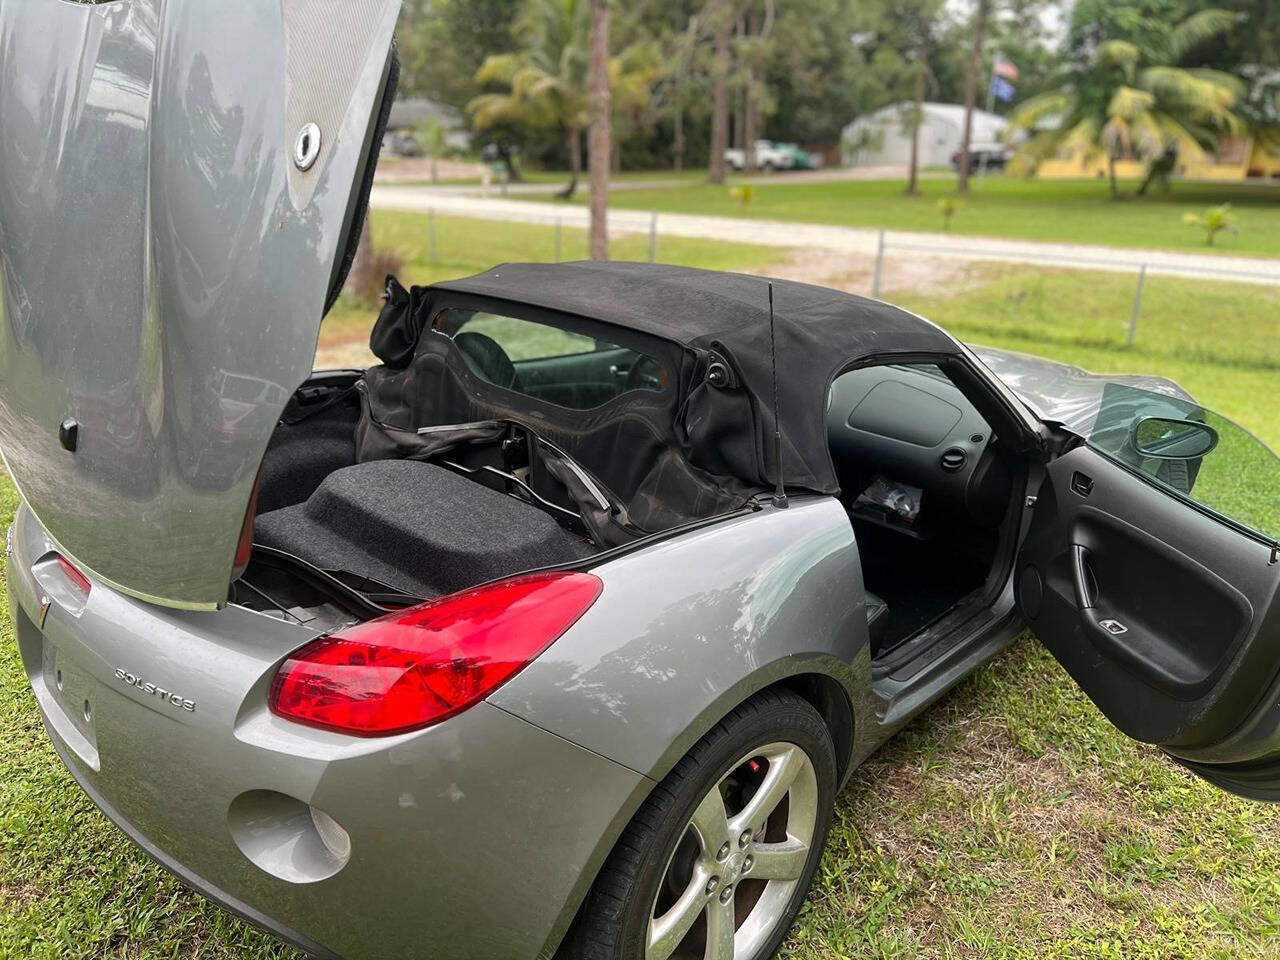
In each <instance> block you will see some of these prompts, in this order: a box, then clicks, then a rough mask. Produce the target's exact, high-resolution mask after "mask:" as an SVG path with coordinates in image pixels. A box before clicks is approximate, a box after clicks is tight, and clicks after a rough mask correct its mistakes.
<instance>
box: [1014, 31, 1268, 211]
mask: <svg viewBox="0 0 1280 960" xmlns="http://www.w3.org/2000/svg"><path fill="white" fill-rule="evenodd" d="M1235 22H1236V18H1235V15H1234V14H1232V13H1228V12H1227V11H1225V10H1217V9H1208V10H1202V11H1200V12H1199V13H1196V14H1192V15H1191V16H1190V17H1188V18H1187V19H1185V20H1183V21H1182V22H1181V23H1179V24H1177V25H1175V26H1173V27H1172V28H1171V29H1169V30H1168V31H1167V32H1166V33H1164V34H1163V35H1160V36H1153V37H1148V38H1144V40H1143V41H1142V42H1140V43H1131V42H1129V41H1127V40H1104V41H1103V42H1101V43H1099V44H1098V45H1097V47H1096V48H1095V49H1094V50H1093V55H1092V57H1091V59H1089V60H1088V61H1085V62H1078V63H1072V64H1068V65H1067V66H1066V68H1065V69H1064V70H1063V72H1062V74H1061V75H1060V76H1059V77H1058V78H1057V81H1056V83H1055V84H1053V85H1052V88H1051V89H1050V90H1049V91H1048V92H1046V93H1043V94H1041V95H1039V96H1036V97H1032V98H1031V99H1029V100H1027V101H1026V102H1024V103H1023V104H1022V105H1021V106H1019V107H1018V108H1017V109H1016V110H1015V111H1014V112H1013V114H1012V115H1011V116H1010V118H1009V126H1010V129H1011V131H1024V132H1032V131H1034V130H1035V128H1036V127H1037V126H1039V125H1041V124H1042V123H1043V122H1044V121H1049V120H1052V121H1054V122H1055V126H1054V128H1053V129H1051V130H1045V131H1042V132H1040V133H1035V134H1034V135H1033V136H1032V137H1031V138H1030V139H1029V140H1028V141H1027V143H1026V144H1025V145H1024V146H1023V147H1022V149H1021V150H1020V153H1021V154H1022V156H1023V157H1024V158H1026V159H1029V160H1031V161H1037V160H1040V159H1044V158H1045V157H1049V156H1052V155H1054V154H1057V153H1061V152H1073V153H1076V152H1081V151H1083V152H1084V153H1085V155H1086V156H1088V157H1096V156H1105V157H1106V158H1107V170H1108V174H1109V179H1110V182H1111V196H1112V197H1116V196H1118V195H1119V190H1118V188H1117V186H1116V161H1117V160H1118V159H1122V158H1124V157H1137V158H1139V159H1142V160H1154V159H1155V158H1158V157H1160V156H1161V155H1162V154H1164V153H1165V152H1166V151H1167V150H1176V151H1178V152H1179V153H1181V154H1183V155H1186V156H1190V157H1192V158H1199V157H1201V156H1203V155H1204V152H1205V150H1206V149H1208V148H1210V147H1212V145H1213V144H1214V143H1215V142H1216V141H1217V140H1218V139H1219V138H1220V137H1222V136H1224V135H1231V134H1235V133H1238V132H1240V131H1241V130H1242V129H1243V123H1242V121H1241V119H1240V117H1239V115H1238V114H1237V113H1236V112H1235V109H1234V108H1235V106H1236V103H1237V102H1238V101H1239V99H1240V98H1241V97H1242V96H1243V95H1244V85H1243V84H1242V83H1241V81H1240V80H1239V79H1238V78H1237V77H1234V76H1232V75H1231V74H1227V73H1222V72H1220V71H1217V70H1206V69H1195V68H1186V67H1181V66H1178V64H1179V63H1180V62H1181V61H1182V60H1184V59H1185V58H1186V57H1187V55H1188V54H1189V53H1191V51H1192V50H1194V49H1195V48H1196V47H1197V46H1199V45H1200V44H1201V43H1203V42H1204V41H1205V40H1208V39H1211V38H1213V37H1216V36H1218V35H1220V34H1222V33H1224V32H1225V31H1226V30H1228V29H1229V28H1230V27H1232V26H1233V25H1234V24H1235Z"/></svg>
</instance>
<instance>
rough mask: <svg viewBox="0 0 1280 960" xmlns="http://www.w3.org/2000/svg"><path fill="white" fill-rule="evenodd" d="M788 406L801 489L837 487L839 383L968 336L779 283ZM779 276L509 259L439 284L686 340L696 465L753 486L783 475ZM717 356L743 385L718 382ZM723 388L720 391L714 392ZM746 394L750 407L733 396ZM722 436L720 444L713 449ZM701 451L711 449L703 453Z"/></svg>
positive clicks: (788, 433) (790, 467)
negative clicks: (779, 458) (832, 427)
mask: <svg viewBox="0 0 1280 960" xmlns="http://www.w3.org/2000/svg"><path fill="white" fill-rule="evenodd" d="M772 282H773V286H774V313H775V329H776V350H777V367H778V401H779V403H778V406H779V410H780V414H781V417H780V424H781V428H782V431H781V432H782V437H783V461H784V471H783V473H784V479H785V481H786V485H787V487H789V488H796V489H808V490H813V491H815V492H818V493H824V494H835V493H837V492H838V491H839V484H838V482H837V480H836V476H835V472H834V470H833V468H832V465H831V457H830V455H829V453H828V450H827V431H826V417H825V412H826V405H827V394H828V391H829V389H830V386H831V381H832V380H833V379H834V378H835V377H836V376H837V375H838V374H839V373H840V372H841V371H842V370H844V369H845V368H847V367H849V366H850V365H852V364H854V363H856V362H858V361H860V360H865V359H867V358H869V357H872V356H875V355H877V354H882V353H889V352H892V353H903V352H908V353H914V352H919V353H931V354H955V353H959V352H960V348H959V347H958V346H957V344H956V342H955V341H954V340H953V339H952V338H951V337H950V336H949V335H948V334H946V333H944V332H943V331H942V330H941V329H939V328H938V327H936V326H934V325H933V324H931V323H929V322H928V321H927V320H924V319H922V318H920V317H918V316H916V315H915V314H912V313H908V312H907V311H905V310H900V309H898V308H897V307H894V306H890V305H889V304H886V303H881V302H880V301H878V300H870V299H868V298H866V297H860V296H856V295H854V294H851V293H843V292H840V291H838V290H831V289H828V288H826V287H818V286H813V285H812V284H807V283H797V282H795V281H790V280H774V281H772ZM768 283H769V281H768V280H766V279H764V278H761V277H754V276H748V275H746V274H740V273H726V272H721V271H713V270H696V269H693V268H691V267H676V266H667V265H662V264H647V263H626V262H616V261H615V262H592V261H583V262H578V263H559V264H551V263H507V264H501V265H500V266H496V267H494V268H493V269H491V270H486V271H485V272H483V273H479V274H476V275H475V276H472V277H466V278H464V279H461V280H450V281H446V282H443V283H437V284H435V285H434V286H433V289H437V290H447V291H454V292H458V293H465V294H472V295H477V296H483V297H488V298H493V299H499V300H508V301H512V302H515V303H524V304H531V305H534V306H538V307H542V308H544V309H549V310H556V311H561V312H563V313H567V314H572V315H575V316H580V317H585V318H588V319H591V320H596V321H599V322H602V323H608V324H613V325H616V326H620V327H626V328H629V329H632V330H636V331H640V332H643V333H646V334H649V335H652V336H657V337H662V338H663V339H666V340H670V341H674V342H676V343H678V344H681V345H683V346H685V347H686V348H688V349H689V350H691V351H693V352H694V353H695V354H696V356H697V361H698V362H696V363H695V364H693V365H692V366H691V376H690V377H689V382H687V383H684V384H682V385H681V386H682V388H683V391H684V396H685V398H686V399H685V401H684V410H683V414H684V424H683V427H684V431H685V432H686V434H687V438H688V442H689V443H690V445H691V447H692V449H691V450H690V453H691V454H692V459H693V460H694V462H696V463H699V464H701V465H703V466H704V467H706V468H708V469H710V470H712V472H721V471H724V472H727V473H728V475H730V476H733V477H735V478H736V479H738V480H740V481H742V482H744V483H747V484H752V485H759V486H760V487H764V488H767V487H769V486H772V485H773V483H774V482H775V479H776V473H775V470H774V460H775V457H774V453H773V439H772V438H773V423H774V418H773V381H772V377H771V369H770V356H769V299H768ZM715 356H719V357H720V358H721V359H723V360H724V361H725V362H726V363H727V364H728V366H729V367H730V368H731V369H732V371H733V373H734V375H735V378H734V379H735V380H736V381H737V383H738V384H740V387H734V386H730V387H729V388H727V389H718V388H715V387H709V386H708V385H707V384H706V383H705V379H706V372H707V367H708V364H709V363H710V362H711V361H712V360H714V358H715ZM712 392H714V393H715V394H718V396H716V397H714V398H712V397H710V396H707V395H706V394H710V393H712ZM740 393H745V395H746V396H745V397H744V398H743V399H745V400H747V401H748V402H747V403H746V404H741V403H735V402H728V401H730V399H731V398H732V397H733V395H735V394H740ZM709 444H714V446H715V447H716V449H715V450H711V449H708V448H707V445H709ZM700 447H701V449H699V448H700Z"/></svg>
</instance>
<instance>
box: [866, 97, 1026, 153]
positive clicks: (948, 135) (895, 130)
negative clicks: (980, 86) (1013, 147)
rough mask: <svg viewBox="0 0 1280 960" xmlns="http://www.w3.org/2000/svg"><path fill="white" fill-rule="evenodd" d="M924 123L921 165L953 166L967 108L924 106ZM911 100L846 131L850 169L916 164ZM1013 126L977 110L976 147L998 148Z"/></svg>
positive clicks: (972, 137)
mask: <svg viewBox="0 0 1280 960" xmlns="http://www.w3.org/2000/svg"><path fill="white" fill-rule="evenodd" d="M920 106H921V112H922V117H921V124H920V166H922V167H937V166H944V165H946V164H949V163H950V162H951V155H952V154H953V153H956V152H957V151H959V149H960V139H961V137H962V136H963V133H964V107H962V106H960V105H959V104H955V103H923V104H921V105H920ZM911 109H912V104H911V102H910V101H904V102H902V103H895V104H891V105H889V106H887V107H881V108H880V109H879V110H877V111H875V112H874V113H869V114H867V115H866V116H865V117H859V118H858V119H857V120H855V121H853V123H851V124H849V125H848V126H847V127H845V128H844V135H843V137H842V138H841V155H842V159H843V161H844V164H845V165H846V166H898V165H904V164H907V163H910V162H911V128H910V125H909V123H908V121H909V119H910V116H911ZM1006 126H1007V124H1006V122H1005V119H1004V117H999V116H996V115H995V114H994V113H987V112H986V111H985V110H974V111H973V129H972V132H971V134H970V137H969V141H970V143H972V144H980V143H994V142H996V141H998V140H999V139H1000V136H1001V134H1002V133H1004V129H1005V127H1006Z"/></svg>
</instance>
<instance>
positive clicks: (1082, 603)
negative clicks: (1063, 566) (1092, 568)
mask: <svg viewBox="0 0 1280 960" xmlns="http://www.w3.org/2000/svg"><path fill="white" fill-rule="evenodd" d="M1071 579H1072V580H1073V581H1075V588H1076V606H1077V607H1078V608H1079V609H1081V610H1092V609H1093V598H1092V597H1091V596H1089V581H1090V579H1091V578H1090V576H1089V551H1088V550H1087V549H1086V548H1084V547H1082V546H1080V544H1078V543H1075V544H1072V545H1071Z"/></svg>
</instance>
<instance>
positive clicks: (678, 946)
mask: <svg viewBox="0 0 1280 960" xmlns="http://www.w3.org/2000/svg"><path fill="white" fill-rule="evenodd" d="M817 817H818V782H817V774H816V773H815V771H814V766H813V761H812V760H811V759H810V758H809V755H808V754H807V753H805V751H804V750H803V749H801V748H800V747H799V746H797V745H796V744H793V743H782V742H779V743H770V744H767V745H766V746H763V747H760V748H758V749H756V750H753V751H752V752H751V753H749V754H747V755H746V756H744V757H742V758H741V759H740V760H739V761H738V762H737V763H735V764H734V765H733V767H732V768H731V769H730V770H729V772H728V773H726V774H725V775H724V776H723V777H722V778H721V779H720V780H719V782H717V783H716V785H715V786H714V787H712V788H711V790H709V791H708V792H707V794H706V795H705V796H704V797H703V798H702V801H701V802H700V803H699V804H698V806H697V808H696V809H695V810H694V813H693V816H692V817H691V818H690V819H689V823H688V825H687V826H686V828H685V830H684V832H683V833H682V835H681V837H680V839H679V841H678V842H677V844H676V847H675V849H674V850H673V851H672V854H671V856H670V858H669V859H668V861H667V866H666V870H665V871H664V874H663V878H662V882H661V884H660V885H659V888H658V893H657V895H656V896H655V898H654V903H653V908H652V910H651V912H650V918H649V927H648V935H647V938H646V941H645V960H669V958H676V960H745V958H750V957H753V956H755V955H756V953H757V952H758V950H759V947H760V946H761V944H763V943H764V942H765V941H766V940H768V938H769V937H770V936H771V935H772V934H774V933H775V932H776V930H777V926H778V924H779V923H781V922H783V920H784V919H785V918H786V916H787V908H788V904H789V903H790V901H791V898H792V896H793V894H794V893H795V890H796V885H797V884H798V883H799V881H800V877H801V876H802V875H803V874H804V870H805V865H806V863H807V862H808V859H809V852H810V847H811V845H812V843H813V837H814V828H815V825H816V823H817Z"/></svg>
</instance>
